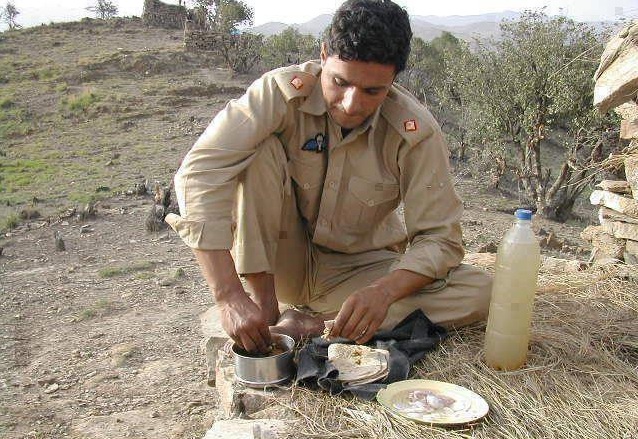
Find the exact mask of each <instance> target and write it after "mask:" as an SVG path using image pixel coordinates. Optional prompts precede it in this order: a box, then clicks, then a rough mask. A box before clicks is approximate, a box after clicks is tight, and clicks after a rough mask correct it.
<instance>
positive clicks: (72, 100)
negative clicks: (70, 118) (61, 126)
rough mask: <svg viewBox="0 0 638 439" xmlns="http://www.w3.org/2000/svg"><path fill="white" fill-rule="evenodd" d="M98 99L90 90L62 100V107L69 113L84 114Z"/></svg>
mask: <svg viewBox="0 0 638 439" xmlns="http://www.w3.org/2000/svg"><path fill="white" fill-rule="evenodd" d="M99 100H100V98H99V97H98V96H97V95H96V94H95V93H93V92H92V91H90V90H85V91H83V92H82V93H80V94H76V95H72V96H69V97H68V98H64V99H62V106H63V107H64V108H65V109H66V110H68V111H70V112H71V113H74V114H77V113H85V112H86V111H87V110H88V109H89V108H90V107H91V106H92V105H93V104H95V103H96V102H98V101H99Z"/></svg>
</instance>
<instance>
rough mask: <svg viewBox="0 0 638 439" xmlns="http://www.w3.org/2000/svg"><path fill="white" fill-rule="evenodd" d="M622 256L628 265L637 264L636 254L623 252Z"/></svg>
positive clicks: (637, 257)
mask: <svg viewBox="0 0 638 439" xmlns="http://www.w3.org/2000/svg"><path fill="white" fill-rule="evenodd" d="M623 257H624V261H625V264H630V265H636V264H638V256H637V255H634V254H631V253H628V252H625V254H624V255H623Z"/></svg>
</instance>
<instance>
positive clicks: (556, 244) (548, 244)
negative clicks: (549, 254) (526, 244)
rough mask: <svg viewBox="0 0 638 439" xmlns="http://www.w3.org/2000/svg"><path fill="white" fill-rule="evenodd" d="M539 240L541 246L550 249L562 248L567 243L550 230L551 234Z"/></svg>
mask: <svg viewBox="0 0 638 439" xmlns="http://www.w3.org/2000/svg"><path fill="white" fill-rule="evenodd" d="M539 242H540V246H541V247H543V248H547V249H550V250H562V248H563V247H564V245H565V242H564V241H563V240H559V239H558V238H557V237H556V235H555V234H554V232H549V234H548V235H547V236H546V237H545V238H543V239H541V240H540V241H539Z"/></svg>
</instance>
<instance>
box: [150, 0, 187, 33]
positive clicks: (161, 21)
mask: <svg viewBox="0 0 638 439" xmlns="http://www.w3.org/2000/svg"><path fill="white" fill-rule="evenodd" d="M188 12H189V10H188V9H187V8H186V6H182V5H181V4H180V5H168V4H166V3H162V2H161V1H159V0H144V10H143V12H142V23H144V24H145V25H147V26H154V27H163V28H165V29H183V28H184V23H185V21H186V17H187V15H188Z"/></svg>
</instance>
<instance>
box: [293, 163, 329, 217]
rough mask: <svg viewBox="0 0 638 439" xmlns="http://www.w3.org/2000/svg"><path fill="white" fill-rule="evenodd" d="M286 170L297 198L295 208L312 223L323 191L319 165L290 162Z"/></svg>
mask: <svg viewBox="0 0 638 439" xmlns="http://www.w3.org/2000/svg"><path fill="white" fill-rule="evenodd" d="M317 165H319V166H317ZM288 169H289V170H290V176H291V177H292V180H293V182H294V183H295V184H294V185H293V186H294V189H295V195H296V198H297V207H298V208H299V211H300V212H301V215H302V216H303V217H304V218H306V219H307V220H308V221H310V222H311V223H314V222H315V221H316V219H317V215H318V213H319V205H320V203H321V192H322V189H323V173H322V172H321V164H320V163H319V164H314V163H309V162H304V161H300V160H291V161H289V162H288Z"/></svg>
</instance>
